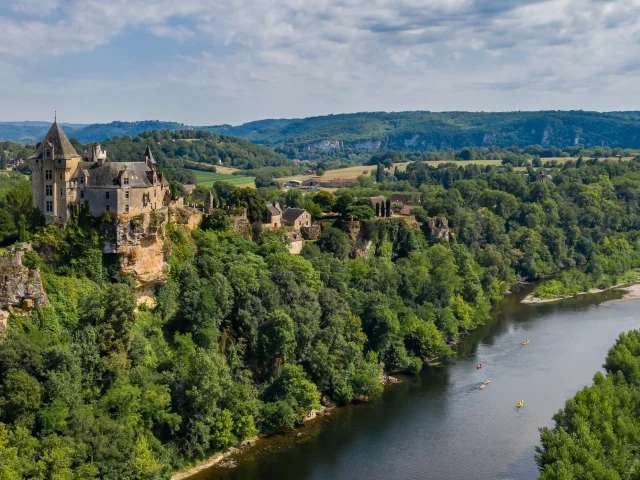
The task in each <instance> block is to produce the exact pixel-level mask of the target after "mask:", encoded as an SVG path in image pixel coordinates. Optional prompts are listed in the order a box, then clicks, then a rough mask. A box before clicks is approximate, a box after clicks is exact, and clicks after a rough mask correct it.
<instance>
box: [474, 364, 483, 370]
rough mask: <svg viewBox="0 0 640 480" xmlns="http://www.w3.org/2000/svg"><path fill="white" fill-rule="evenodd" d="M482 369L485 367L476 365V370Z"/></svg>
mask: <svg viewBox="0 0 640 480" xmlns="http://www.w3.org/2000/svg"><path fill="white" fill-rule="evenodd" d="M482 367H484V365H482V364H480V365H476V370H480V369H481V368H482Z"/></svg>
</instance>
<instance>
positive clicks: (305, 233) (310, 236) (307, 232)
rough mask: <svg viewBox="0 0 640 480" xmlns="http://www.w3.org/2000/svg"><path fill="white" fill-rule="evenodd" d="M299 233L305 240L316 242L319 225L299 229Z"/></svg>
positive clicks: (318, 235)
mask: <svg viewBox="0 0 640 480" xmlns="http://www.w3.org/2000/svg"><path fill="white" fill-rule="evenodd" d="M300 233H302V237H303V238H304V239H305V240H317V239H318V237H320V233H321V228H320V225H311V226H310V227H300Z"/></svg>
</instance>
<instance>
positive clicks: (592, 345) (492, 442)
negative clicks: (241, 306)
mask: <svg viewBox="0 0 640 480" xmlns="http://www.w3.org/2000/svg"><path fill="white" fill-rule="evenodd" d="M619 295H620V294H619V293H618V292H606V293H604V294H600V295H598V296H581V297H577V298H575V299H571V300H567V301H564V302H561V303H555V304H544V305H535V306H524V305H521V304H520V303H518V302H519V300H520V299H521V298H522V296H521V295H513V296H511V297H510V298H509V299H507V300H505V301H504V302H503V303H502V304H501V305H500V307H499V308H498V309H496V311H495V313H494V316H493V320H492V321H491V322H490V323H489V324H488V325H486V326H484V327H482V328H480V329H478V330H476V331H475V332H473V333H472V334H471V335H469V336H468V337H467V338H466V339H465V341H464V342H463V344H462V345H460V347H459V348H458V356H457V359H456V360H455V361H453V362H451V363H450V364H448V365H446V366H444V367H442V368H435V369H428V370H426V371H424V372H421V374H420V375H417V376H413V377H407V378H405V379H404V381H403V383H401V384H397V385H393V386H391V387H389V388H387V389H386V391H385V393H384V394H383V395H381V396H380V397H379V398H376V399H375V400H373V401H371V402H370V403H368V404H365V405H358V406H349V407H344V408H340V409H335V410H333V412H332V414H331V416H329V417H326V418H321V419H318V420H316V421H313V422H309V423H308V424H306V425H305V426H304V427H303V428H302V429H301V430H300V432H301V433H302V436H301V437H299V436H298V435H297V434H298V432H293V433H289V434H284V435H277V436H274V437H271V438H269V439H265V440H261V441H260V442H258V443H257V444H256V445H255V446H254V447H251V448H248V449H245V450H244V451H243V452H242V453H241V454H239V455H236V456H235V458H234V460H235V461H236V462H237V467H236V468H233V469H225V468H221V467H214V468H212V469H210V470H208V471H205V472H202V473H201V474H199V475H197V476H195V477H193V480H236V479H237V480H240V479H242V480H245V479H246V480H249V479H255V480H257V479H261V480H262V479H264V480H267V479H268V480H271V479H282V480H299V479H310V480H311V479H313V480H316V479H317V480H320V479H349V480H354V479H365V480H378V479H379V480H382V479H388V478H396V479H438V480H440V479H459V478H462V479H464V478H474V479H495V478H505V479H511V478H513V479H534V478H536V476H537V469H536V465H535V461H534V453H535V446H536V445H537V444H538V440H539V433H538V427H540V426H542V425H552V420H551V417H552V415H553V414H554V413H555V412H556V411H557V410H558V409H559V408H561V407H562V406H563V405H564V402H565V400H566V399H567V398H568V397H569V396H571V395H573V394H574V393H575V392H576V391H577V390H578V389H580V388H582V387H583V386H585V385H588V384H589V383H590V382H591V379H592V377H593V374H594V373H595V372H596V371H597V370H598V369H599V368H600V367H601V364H602V362H603V360H604V357H605V355H606V352H607V350H608V349H609V347H610V346H611V345H612V344H613V342H614V341H615V339H616V337H617V336H618V334H619V333H620V332H622V331H627V330H629V329H631V328H637V327H640V319H639V317H638V315H637V314H636V313H635V311H636V310H637V306H638V304H637V302H609V301H607V300H611V299H615V298H617V297H618V296H619ZM524 340H530V344H529V345H526V346H523V345H521V342H522V341H524ZM478 363H483V364H484V365H485V367H484V368H483V369H481V370H476V368H475V365H476V364H478ZM485 380H491V383H490V385H488V386H487V387H486V388H485V389H484V390H479V389H478V386H479V385H480V384H481V383H482V382H483V381H485ZM521 399H522V400H524V402H525V406H524V407H523V408H522V409H517V408H516V406H515V405H516V402H517V401H518V400H521Z"/></svg>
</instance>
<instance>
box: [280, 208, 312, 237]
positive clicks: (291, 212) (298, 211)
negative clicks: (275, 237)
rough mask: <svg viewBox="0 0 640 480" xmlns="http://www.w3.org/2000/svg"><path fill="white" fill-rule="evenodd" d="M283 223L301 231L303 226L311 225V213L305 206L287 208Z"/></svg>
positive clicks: (283, 215) (296, 230)
mask: <svg viewBox="0 0 640 480" xmlns="http://www.w3.org/2000/svg"><path fill="white" fill-rule="evenodd" d="M282 223H283V224H284V225H285V226H286V227H291V228H293V230H294V231H295V232H299V231H300V229H301V228H302V227H310V226H311V214H310V213H309V212H307V211H306V210H305V209H304V208H287V209H286V210H285V211H284V213H283V214H282Z"/></svg>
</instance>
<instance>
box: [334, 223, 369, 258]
mask: <svg viewBox="0 0 640 480" xmlns="http://www.w3.org/2000/svg"><path fill="white" fill-rule="evenodd" d="M341 227H342V230H343V231H344V232H345V233H346V234H347V235H348V236H349V244H350V245H351V254H352V255H353V256H354V257H363V256H365V255H366V254H367V253H368V252H369V249H370V248H371V245H372V244H373V242H371V240H368V239H365V238H364V233H363V229H362V224H361V223H360V222H359V221H358V220H351V221H349V220H343V221H342V224H341Z"/></svg>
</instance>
